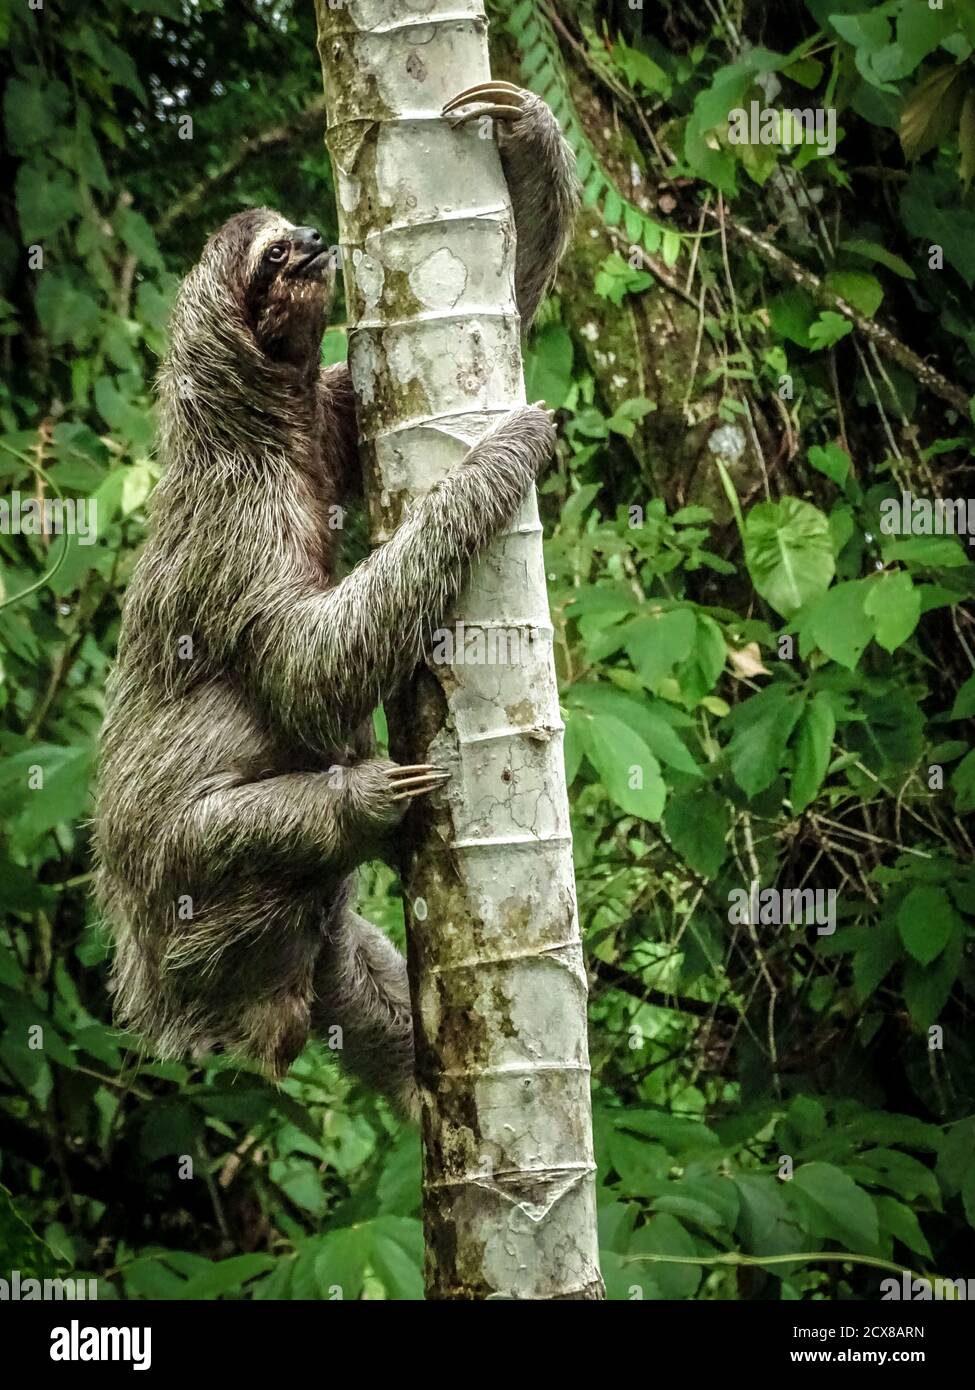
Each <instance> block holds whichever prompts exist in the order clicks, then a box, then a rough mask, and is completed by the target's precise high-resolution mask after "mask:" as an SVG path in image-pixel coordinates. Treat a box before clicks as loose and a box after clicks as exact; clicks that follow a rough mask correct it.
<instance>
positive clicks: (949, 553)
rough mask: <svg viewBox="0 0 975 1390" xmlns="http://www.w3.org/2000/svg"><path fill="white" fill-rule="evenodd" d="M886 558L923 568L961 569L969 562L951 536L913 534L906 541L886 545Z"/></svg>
mask: <svg viewBox="0 0 975 1390" xmlns="http://www.w3.org/2000/svg"><path fill="white" fill-rule="evenodd" d="M883 549H884V559H885V560H886V561H887V562H888V563H889V562H890V561H892V560H900V561H902V562H903V563H904V564H905V565H919V566H921V568H922V569H944V570H947V569H961V568H962V567H963V566H964V565H967V564H968V563H969V560H968V556H967V555H966V554H965V552H964V550H962V548H961V546H960V545H959V544H958V542H957V541H956V540H954V539H952V538H951V537H949V536H912V537H911V538H910V539H909V540H906V541H892V542H891V543H890V544H889V545H884V548H883Z"/></svg>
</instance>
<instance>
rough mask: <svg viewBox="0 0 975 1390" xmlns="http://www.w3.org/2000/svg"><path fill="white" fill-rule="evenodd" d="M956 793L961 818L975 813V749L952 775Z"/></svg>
mask: <svg viewBox="0 0 975 1390" xmlns="http://www.w3.org/2000/svg"><path fill="white" fill-rule="evenodd" d="M951 786H952V790H953V791H954V793H955V810H956V811H957V813H958V814H959V815H960V816H966V815H968V814H969V812H970V811H975V748H973V749H972V751H971V752H970V753H968V754H967V755H966V756H965V757H964V758H963V759H962V760H961V762H960V763H959V764H958V766H957V767H956V768H955V770H954V772H953V773H952V775H951Z"/></svg>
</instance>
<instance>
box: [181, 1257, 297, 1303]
mask: <svg viewBox="0 0 975 1390" xmlns="http://www.w3.org/2000/svg"><path fill="white" fill-rule="evenodd" d="M274 1265H275V1259H274V1256H273V1255H257V1254H254V1255H232V1256H231V1257H230V1259H229V1260H216V1261H214V1262H213V1263H212V1264H211V1265H210V1267H209V1268H208V1269H205V1270H203V1271H202V1272H201V1273H200V1274H195V1275H194V1276H193V1277H192V1278H191V1279H190V1280H189V1281H188V1282H187V1283H186V1284H185V1285H184V1286H183V1289H182V1291H181V1297H183V1298H189V1299H210V1298H219V1297H220V1295H221V1294H224V1293H236V1292H237V1291H238V1290H239V1289H241V1288H242V1286H243V1285H244V1284H245V1283H246V1282H247V1280H248V1279H253V1277H254V1275H255V1274H263V1273H265V1272H266V1271H267V1270H270V1269H273V1268H274Z"/></svg>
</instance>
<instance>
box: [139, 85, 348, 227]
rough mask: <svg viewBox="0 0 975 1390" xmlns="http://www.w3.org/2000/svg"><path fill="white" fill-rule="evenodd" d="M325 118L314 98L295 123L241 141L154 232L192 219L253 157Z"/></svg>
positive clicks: (322, 100)
mask: <svg viewBox="0 0 975 1390" xmlns="http://www.w3.org/2000/svg"><path fill="white" fill-rule="evenodd" d="M324 118H325V98H324V96H321V97H316V98H315V100H314V101H312V102H310V103H309V104H308V105H307V106H306V107H305V109H304V110H303V111H300V112H299V113H298V115H297V116H295V118H294V120H291V121H285V122H283V123H282V124H281V125H276V126H271V127H270V128H269V129H268V130H262V131H261V132H260V133H259V134H258V135H252V136H250V137H249V138H248V139H247V140H242V141H241V143H240V144H239V145H238V146H237V148H236V149H235V150H234V151H233V153H232V154H231V155H230V157H229V158H228V159H226V160H224V162H223V164H221V165H220V166H219V168H217V169H216V170H215V171H214V172H213V173H212V174H209V175H208V176H207V177H206V178H205V179H203V180H202V182H201V183H198V184H195V185H194V186H193V187H192V188H191V189H190V190H189V191H188V192H187V193H184V194H183V196H182V197H181V198H177V200H176V202H175V203H173V204H171V206H170V207H169V208H168V210H167V211H166V212H164V213H163V215H162V217H160V219H159V221H158V223H157V224H156V231H157V233H158V234H160V235H162V234H163V233H164V232H168V231H169V230H170V229H171V228H172V227H173V226H174V225H175V224H176V223H177V222H182V221H183V220H184V218H187V217H191V216H192V215H193V213H195V212H196V211H197V210H198V209H199V208H200V207H201V206H202V205H204V204H205V203H206V202H207V201H208V200H209V198H210V197H211V196H212V194H213V191H214V189H216V188H217V187H219V185H220V184H222V183H226V181H227V180H228V179H229V178H232V177H233V175H234V174H236V173H237V171H238V169H240V168H241V167H242V166H243V165H244V164H246V163H247V161H248V160H249V159H253V158H254V157H255V156H256V155H259V154H267V152H268V150H273V149H275V148H276V147H277V146H278V145H287V144H289V143H290V142H291V141H292V140H294V139H296V138H297V137H298V136H300V135H304V134H306V133H307V132H308V131H309V130H311V129H313V128H314V127H315V126H316V125H317V124H318V123H319V122H320V121H324Z"/></svg>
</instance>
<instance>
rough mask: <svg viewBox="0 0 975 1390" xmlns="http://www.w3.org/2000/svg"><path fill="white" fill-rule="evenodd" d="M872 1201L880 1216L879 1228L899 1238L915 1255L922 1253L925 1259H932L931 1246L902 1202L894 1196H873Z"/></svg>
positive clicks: (915, 1218)
mask: <svg viewBox="0 0 975 1390" xmlns="http://www.w3.org/2000/svg"><path fill="white" fill-rule="evenodd" d="M873 1200H874V1203H875V1205H876V1208H877V1215H878V1217H879V1218H880V1229H881V1231H882V1232H883V1231H886V1232H887V1233H888V1234H889V1235H891V1236H893V1237H894V1239H895V1240H899V1241H900V1242H901V1244H902V1245H905V1246H906V1247H907V1249H908V1250H913V1251H914V1253H915V1254H916V1255H923V1256H924V1257H925V1258H926V1259H929V1260H930V1259H933V1258H934V1257H933V1255H932V1253H931V1247H930V1245H929V1244H928V1242H927V1239H926V1237H925V1235H924V1232H923V1231H922V1230H921V1227H920V1225H919V1224H918V1219H917V1217H916V1216H915V1215H914V1212H913V1211H911V1209H910V1207H906V1206H905V1205H904V1203H903V1202H898V1201H897V1199H896V1197H885V1196H879V1197H875V1198H874V1199H873Z"/></svg>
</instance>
